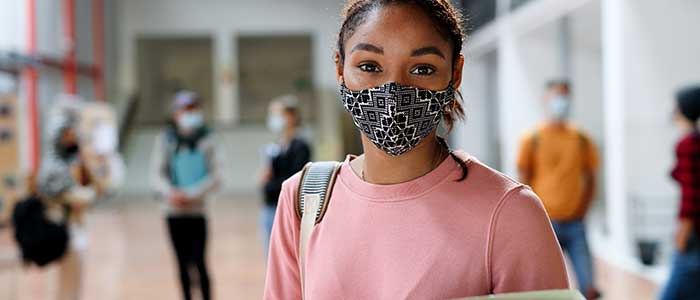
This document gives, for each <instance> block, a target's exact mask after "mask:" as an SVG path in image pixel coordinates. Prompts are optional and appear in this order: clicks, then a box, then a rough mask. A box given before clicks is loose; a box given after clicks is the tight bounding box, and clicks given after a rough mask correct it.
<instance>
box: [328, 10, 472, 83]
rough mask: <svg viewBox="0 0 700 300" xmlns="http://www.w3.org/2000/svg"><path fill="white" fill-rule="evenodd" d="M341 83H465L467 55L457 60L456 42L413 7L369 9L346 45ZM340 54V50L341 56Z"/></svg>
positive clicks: (340, 71) (338, 69)
mask: <svg viewBox="0 0 700 300" xmlns="http://www.w3.org/2000/svg"><path fill="white" fill-rule="evenodd" d="M344 47H345V49H343V50H344V53H345V61H344V63H343V64H342V65H341V62H340V61H338V65H337V79H338V83H339V84H342V83H343V82H344V83H345V85H346V86H347V87H348V88H349V89H351V90H361V89H367V88H371V87H376V86H379V85H382V84H385V83H388V82H396V83H399V84H402V85H410V86H414V87H418V88H424V89H430V90H442V89H445V88H447V86H448V84H449V83H450V81H452V82H453V84H454V86H455V87H459V84H460V83H461V80H462V65H463V63H464V59H463V58H462V56H461V55H460V56H459V57H458V58H457V61H456V62H455V59H454V57H453V53H452V45H451V43H450V42H449V41H448V40H446V39H445V37H443V35H441V34H440V33H439V32H438V31H437V29H436V28H435V25H434V23H433V22H432V21H431V20H430V18H429V17H428V16H427V15H426V14H425V13H423V11H421V10H420V8H417V7H415V6H413V5H388V6H385V7H383V8H379V9H376V10H374V11H372V12H370V13H369V15H368V16H367V17H366V19H365V20H364V23H362V24H361V25H360V26H358V27H357V28H356V30H355V32H354V34H353V35H352V36H350V37H349V38H348V39H347V40H346V41H345V45H344ZM338 55H339V54H337V56H336V57H339V56H338Z"/></svg>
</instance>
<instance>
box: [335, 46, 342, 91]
mask: <svg viewBox="0 0 700 300" xmlns="http://www.w3.org/2000/svg"><path fill="white" fill-rule="evenodd" d="M334 60H335V79H336V80H337V81H338V85H341V84H343V81H344V80H343V62H342V60H341V59H340V52H337V51H336V52H335V58H334Z"/></svg>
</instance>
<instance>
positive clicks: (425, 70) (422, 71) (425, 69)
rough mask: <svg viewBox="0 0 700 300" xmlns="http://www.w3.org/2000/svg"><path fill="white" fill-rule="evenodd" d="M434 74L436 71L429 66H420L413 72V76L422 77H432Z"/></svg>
mask: <svg viewBox="0 0 700 300" xmlns="http://www.w3.org/2000/svg"><path fill="white" fill-rule="evenodd" d="M433 73H435V69H433V68H432V67H429V66H418V67H415V68H413V70H411V74H413V75H420V76H426V75H432V74H433Z"/></svg>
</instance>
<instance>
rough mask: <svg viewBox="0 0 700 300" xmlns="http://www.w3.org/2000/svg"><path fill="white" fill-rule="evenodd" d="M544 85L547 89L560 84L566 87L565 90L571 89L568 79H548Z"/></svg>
mask: <svg viewBox="0 0 700 300" xmlns="http://www.w3.org/2000/svg"><path fill="white" fill-rule="evenodd" d="M546 86H547V89H552V88H555V87H558V86H561V87H564V88H566V89H567V90H571V83H569V81H568V80H566V79H553V80H549V81H547V84H546Z"/></svg>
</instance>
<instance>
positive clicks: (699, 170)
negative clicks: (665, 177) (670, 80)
mask: <svg viewBox="0 0 700 300" xmlns="http://www.w3.org/2000/svg"><path fill="white" fill-rule="evenodd" d="M674 119H675V121H676V124H677V125H678V127H680V129H681V130H683V136H682V137H681V139H680V140H679V141H678V144H677V145H676V166H675V167H674V168H673V171H672V172H671V177H672V178H673V179H674V180H675V181H676V182H678V185H679V186H680V189H681V201H680V211H679V213H678V228H677V229H676V236H675V241H676V245H675V253H674V255H673V261H672V263H671V275H670V276H669V279H668V282H667V283H666V286H665V287H664V289H663V290H662V292H661V295H660V299H661V300H692V299H700V286H699V285H698V282H700V234H698V233H700V194H699V193H698V189H697V187H698V183H699V182H700V161H699V160H698V157H700V131H699V130H698V119H700V85H694V86H688V87H685V88H683V89H681V90H679V91H678V92H677V94H676V110H675V115H674Z"/></svg>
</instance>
